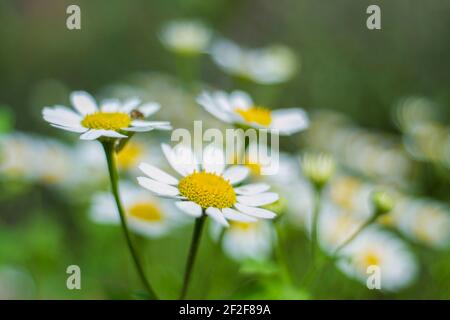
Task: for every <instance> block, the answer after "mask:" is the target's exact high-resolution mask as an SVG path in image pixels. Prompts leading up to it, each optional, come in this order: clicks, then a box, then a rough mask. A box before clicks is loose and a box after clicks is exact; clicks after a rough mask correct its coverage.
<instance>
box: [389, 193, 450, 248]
mask: <svg viewBox="0 0 450 320" xmlns="http://www.w3.org/2000/svg"><path fill="white" fill-rule="evenodd" d="M394 217H395V221H394V223H395V224H396V225H397V227H398V228H399V230H400V231H401V232H403V233H404V234H405V235H406V236H407V237H408V238H410V239H412V240H414V241H416V242H419V243H422V244H425V245H428V246H431V247H433V248H438V249H445V248H448V247H449V246H450V210H449V209H448V207H447V206H446V205H444V204H441V203H439V202H436V201H431V200H421V199H412V198H407V197H405V198H404V199H403V200H402V201H400V202H399V204H398V205H397V206H396V208H395V210H394Z"/></svg>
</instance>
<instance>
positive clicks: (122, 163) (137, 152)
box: [117, 142, 144, 169]
mask: <svg viewBox="0 0 450 320" xmlns="http://www.w3.org/2000/svg"><path fill="white" fill-rule="evenodd" d="M143 152H144V150H143V148H142V146H141V145H140V144H138V143H135V142H128V143H127V145H126V146H125V148H123V149H122V150H121V151H120V152H119V154H118V155H117V164H118V165H119V167H120V168H122V169H129V168H133V167H135V166H136V165H137V163H138V162H139V159H140V157H141V156H142V154H143Z"/></svg>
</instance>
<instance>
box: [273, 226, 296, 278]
mask: <svg viewBox="0 0 450 320" xmlns="http://www.w3.org/2000/svg"><path fill="white" fill-rule="evenodd" d="M275 229H276V231H277V235H278V243H277V245H276V247H275V255H276V258H277V260H278V263H279V264H280V267H281V272H282V274H281V276H282V278H283V280H284V281H285V282H286V283H293V281H292V277H291V273H290V272H289V267H288V264H287V259H286V255H285V254H284V246H283V244H284V236H283V230H282V228H281V225H280V222H279V221H276V222H275Z"/></svg>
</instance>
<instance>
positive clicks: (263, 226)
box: [211, 220, 275, 261]
mask: <svg viewBox="0 0 450 320" xmlns="http://www.w3.org/2000/svg"><path fill="white" fill-rule="evenodd" d="M222 230H223V229H222V228H221V227H220V225H218V224H217V223H215V224H211V233H212V234H213V236H217V235H219V234H220V232H221V231H222ZM274 242H275V231H274V229H273V226H272V224H270V223H268V222H267V221H264V220H258V221H256V222H239V221H230V227H229V228H227V229H225V231H224V234H223V238H222V247H223V250H224V252H225V253H226V254H227V255H228V256H230V257H231V258H232V259H234V260H237V261H242V260H246V259H252V260H265V259H267V258H269V257H270V254H271V253H272V247H273V244H274Z"/></svg>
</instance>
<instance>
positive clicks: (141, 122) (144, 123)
mask: <svg viewBox="0 0 450 320" xmlns="http://www.w3.org/2000/svg"><path fill="white" fill-rule="evenodd" d="M131 125H132V126H134V127H161V126H170V122H169V121H145V120H134V121H132V122H131Z"/></svg>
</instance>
